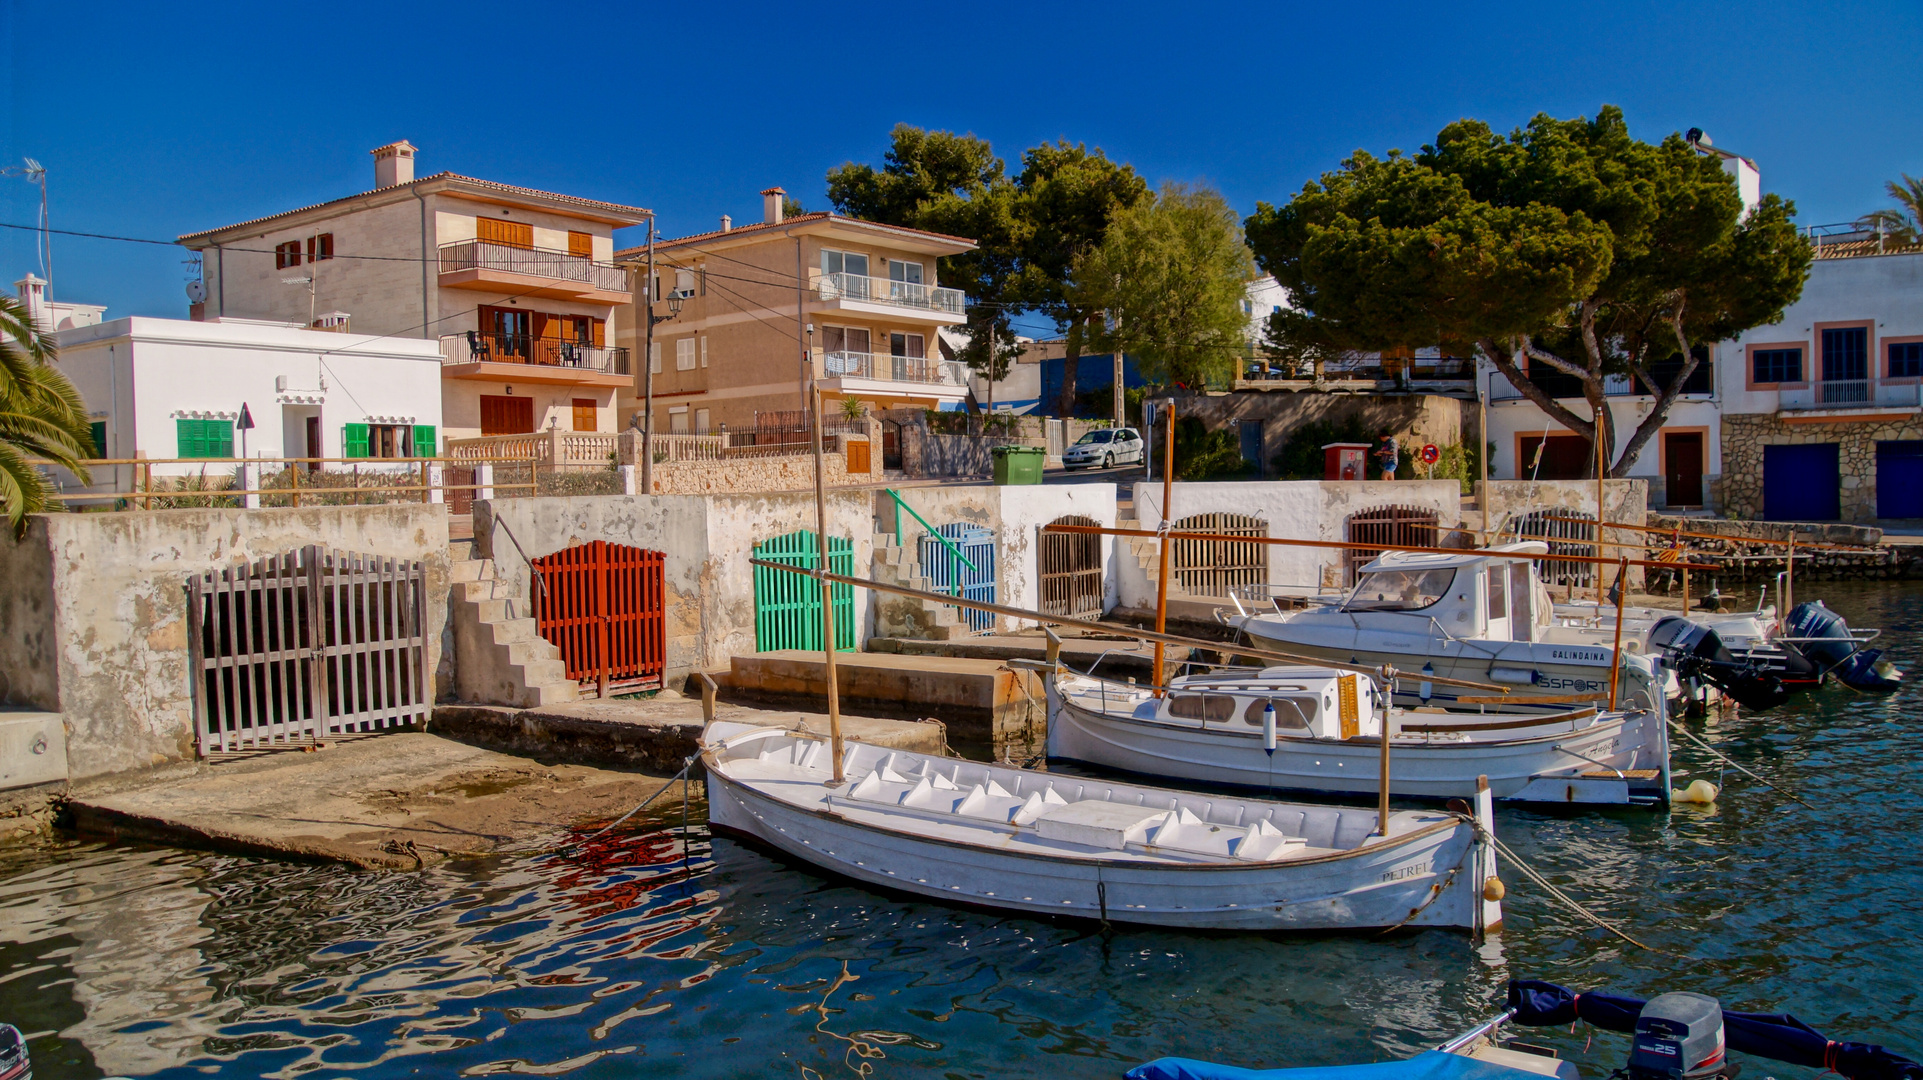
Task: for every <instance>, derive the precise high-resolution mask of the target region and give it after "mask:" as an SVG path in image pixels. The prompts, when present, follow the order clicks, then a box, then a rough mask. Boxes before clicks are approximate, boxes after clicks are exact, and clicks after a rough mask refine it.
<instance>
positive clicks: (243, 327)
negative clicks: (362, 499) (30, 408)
mask: <svg viewBox="0 0 1923 1080" xmlns="http://www.w3.org/2000/svg"><path fill="white" fill-rule="evenodd" d="M54 339H55V341H56V342H57V343H58V345H59V347H60V368H61V370H62V371H64V372H65V373H66V374H67V377H68V378H69V379H71V380H73V383H74V385H75V387H77V388H78V389H79V390H80V393H81V395H82V396H83V397H84V398H85V399H86V402H87V410H88V415H89V416H91V417H92V418H93V422H94V443H95V445H94V450H95V453H96V454H97V455H98V456H100V457H102V458H108V459H126V458H133V457H135V456H136V455H139V456H144V457H146V458H148V459H151V460H153V461H155V462H156V463H157V464H155V465H153V466H152V471H153V473H154V474H156V475H185V474H188V473H197V472H200V471H201V470H202V469H203V468H204V467H205V466H204V465H203V464H201V463H198V462H196V463H193V464H188V463H184V462H180V461H179V460H178V459H182V458H199V459H207V458H212V459H223V458H238V457H241V456H243V454H244V455H245V456H249V457H255V458H260V457H267V458H349V459H363V458H365V459H370V460H372V459H382V458H390V459H391V458H406V457H421V456H430V455H432V454H434V452H435V450H436V448H437V447H438V445H439V441H440V439H439V430H440V426H441V345H440V342H439V341H437V340H435V339H433V338H426V339H422V338H406V337H374V336H371V335H356V334H345V333H337V332H334V331H329V330H310V329H307V328H305V327H303V326H300V325H298V324H292V323H283V322H268V321H261V320H253V319H231V318H230V319H211V320H208V321H205V322H199V321H192V320H187V319H148V318H125V319H114V320H112V321H109V322H104V323H99V324H97V325H93V326H80V327H75V328H72V329H68V330H62V331H59V332H57V333H56V334H55V335H54ZM243 408H244V409H245V410H246V412H247V415H248V417H249V418H250V419H251V420H252V422H253V425H254V426H253V428H252V430H247V431H243V430H241V428H240V427H239V426H238V421H239V420H240V416H241V411H242V409H243ZM330 467H335V468H337V467H338V466H330Z"/></svg>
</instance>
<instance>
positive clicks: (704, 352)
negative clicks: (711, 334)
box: [701, 334, 708, 367]
mask: <svg viewBox="0 0 1923 1080" xmlns="http://www.w3.org/2000/svg"><path fill="white" fill-rule="evenodd" d="M701 366H702V367H707V366H708V335H706V334H703V335H701Z"/></svg>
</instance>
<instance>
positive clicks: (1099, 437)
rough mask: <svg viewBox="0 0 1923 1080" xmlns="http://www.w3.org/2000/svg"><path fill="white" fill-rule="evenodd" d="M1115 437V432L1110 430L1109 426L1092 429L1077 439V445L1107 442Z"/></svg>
mask: <svg viewBox="0 0 1923 1080" xmlns="http://www.w3.org/2000/svg"><path fill="white" fill-rule="evenodd" d="M1114 437H1115V433H1114V432H1113V431H1110V430H1109V429H1108V428H1101V429H1099V430H1096V431H1091V432H1089V433H1088V434H1086V435H1084V436H1082V437H1081V438H1079V439H1076V440H1075V445H1076V446H1087V445H1088V444H1089V443H1098V442H1107V441H1109V440H1110V439H1112V438H1114Z"/></svg>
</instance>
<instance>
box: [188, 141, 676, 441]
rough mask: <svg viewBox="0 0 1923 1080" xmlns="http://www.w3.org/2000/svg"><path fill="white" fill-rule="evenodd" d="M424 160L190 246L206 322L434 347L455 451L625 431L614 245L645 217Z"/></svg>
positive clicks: (627, 368)
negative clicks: (543, 435) (512, 438)
mask: <svg viewBox="0 0 1923 1080" xmlns="http://www.w3.org/2000/svg"><path fill="white" fill-rule="evenodd" d="M414 154H415V148H414V147H413V146H411V145H409V144H408V143H405V142H398V143H393V144H391V145H388V146H383V147H381V148H379V149H377V150H375V151H373V155H374V187H373V189H372V190H370V191H366V192H363V193H361V194H358V195H349V196H347V197H345V198H340V199H335V200H333V201H331V202H325V203H321V204H319V205H317V206H308V207H303V208H301V209H298V210H289V211H286V212H284V213H279V214H274V215H272V216H269V217H264V218H258V219H256V220H253V221H246V222H241V223H240V224H238V225H228V226H225V227H223V228H218V229H209V230H207V231H205V232H198V233H191V234H189V235H186V236H183V237H181V238H180V242H181V243H182V244H184V245H186V246H187V247H189V248H192V249H193V250H195V251H197V252H199V253H200V254H201V272H202V280H201V282H200V284H201V285H202V286H203V287H204V290H205V291H204V294H203V295H204V299H202V300H201V301H200V302H199V303H196V304H195V305H194V317H195V318H206V319H237V318H238V319H266V320H273V321H276V322H291V323H295V324H297V325H301V326H313V327H318V328H322V329H336V330H342V331H345V332H347V333H349V334H353V335H358V336H362V337H366V336H393V337H412V338H430V339H438V340H439V342H440V344H441V354H442V365H443V366H442V368H441V376H442V378H441V395H442V403H441V415H442V422H443V424H444V425H445V426H444V428H443V430H442V434H443V436H444V437H445V438H450V439H454V438H465V437H472V436H478V435H483V434H486V435H508V434H517V433H522V432H531V431H537V430H547V429H549V428H557V429H559V430H561V431H614V430H616V428H617V427H618V417H617V413H616V408H615V406H616V401H615V395H616V392H617V391H618V390H622V389H626V388H628V387H631V386H632V385H633V384H634V370H633V367H632V365H631V364H630V363H629V361H628V355H629V354H628V352H627V350H625V349H624V348H621V347H619V346H618V345H617V344H616V342H615V341H614V340H613V334H612V333H611V330H610V323H612V322H613V321H614V319H615V313H616V311H617V310H620V309H623V308H630V309H631V308H632V304H633V294H632V293H631V292H630V285H629V280H628V272H627V271H626V270H625V269H623V268H622V267H620V266H618V265H616V264H615V262H614V230H616V229H618V228H622V227H625V226H629V225H636V224H640V223H642V222H645V221H647V220H648V218H649V217H650V216H651V215H650V213H649V211H647V210H644V209H641V208H639V207H633V206H620V205H617V204H614V203H605V202H597V201H595V200H592V199H581V198H576V197H574V196H571V195H556V194H553V193H550V192H545V191H533V190H530V189H527V188H521V187H514V186H511V185H508V184H500V183H495V182H493V181H490V180H477V179H474V178H472V177H467V176H459V175H456V174H454V173H448V172H443V173H436V174H434V175H432V176H428V177H424V178H422V179H419V180H417V179H415V178H414ZM308 449H309V450H310V452H311V454H312V456H316V457H319V456H322V455H321V454H320V453H319V447H318V446H315V447H310V448H308ZM406 449H407V450H409V451H411V452H412V453H414V454H416V455H420V454H425V453H427V452H428V451H429V448H426V447H408V448H406Z"/></svg>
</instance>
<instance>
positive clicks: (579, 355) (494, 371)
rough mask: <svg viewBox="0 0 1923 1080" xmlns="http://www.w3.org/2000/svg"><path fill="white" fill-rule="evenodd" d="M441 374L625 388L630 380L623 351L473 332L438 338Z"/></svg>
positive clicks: (631, 381) (620, 349) (630, 374)
mask: <svg viewBox="0 0 1923 1080" xmlns="http://www.w3.org/2000/svg"><path fill="white" fill-rule="evenodd" d="M441 375H442V377H443V378H451V379H480V380H483V381H486V382H523V383H553V384H557V385H564V386H629V385H631V384H633V382H634V370H633V369H632V368H631V367H629V366H628V350H626V349H622V348H600V347H597V346H593V345H581V344H577V343H575V342H571V341H558V340H555V339H553V338H530V337H524V336H521V335H513V334H509V335H501V334H479V333H474V332H473V331H469V332H468V333H466V334H450V335H447V336H445V337H443V338H441Z"/></svg>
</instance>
